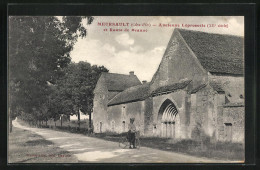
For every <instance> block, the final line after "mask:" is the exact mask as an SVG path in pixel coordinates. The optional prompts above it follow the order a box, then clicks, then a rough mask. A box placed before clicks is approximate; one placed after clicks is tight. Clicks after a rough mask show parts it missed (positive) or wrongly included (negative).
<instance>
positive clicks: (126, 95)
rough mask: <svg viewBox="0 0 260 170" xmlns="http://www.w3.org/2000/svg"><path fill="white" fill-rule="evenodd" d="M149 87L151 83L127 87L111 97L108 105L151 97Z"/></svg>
mask: <svg viewBox="0 0 260 170" xmlns="http://www.w3.org/2000/svg"><path fill="white" fill-rule="evenodd" d="M149 88H150V86H149V83H146V84H142V85H137V86H133V87H130V88H127V89H125V90H124V91H122V92H120V93H119V94H117V95H116V96H115V97H114V98H113V99H111V100H110V101H109V102H108V106H111V105H116V104H122V103H127V102H134V101H138V100H143V99H145V98H147V97H149Z"/></svg>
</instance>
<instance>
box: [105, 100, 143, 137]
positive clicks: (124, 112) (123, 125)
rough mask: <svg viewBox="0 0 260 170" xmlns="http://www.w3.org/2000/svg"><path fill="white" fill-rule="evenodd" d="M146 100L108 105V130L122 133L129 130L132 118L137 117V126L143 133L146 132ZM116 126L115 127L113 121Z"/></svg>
mask: <svg viewBox="0 0 260 170" xmlns="http://www.w3.org/2000/svg"><path fill="white" fill-rule="evenodd" d="M144 107H145V106H144V101H137V102H131V103H126V104H120V105H114V106H109V107H108V112H107V113H108V115H107V116H108V126H107V129H106V131H112V132H116V133H122V132H127V131H128V124H129V123H130V118H135V122H134V124H135V126H136V129H137V130H138V131H140V133H141V135H143V134H144ZM112 122H114V124H115V127H114V128H113V127H112V125H113V123H112Z"/></svg>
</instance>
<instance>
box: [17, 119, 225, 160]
mask: <svg viewBox="0 0 260 170" xmlns="http://www.w3.org/2000/svg"><path fill="white" fill-rule="evenodd" d="M13 125H14V126H15V127H17V128H22V129H25V130H30V131H32V132H34V133H36V134H39V135H41V136H42V137H43V138H45V139H46V140H49V141H52V142H53V143H54V144H55V145H57V146H58V147H60V148H62V149H63V150H66V151H68V152H70V153H71V154H73V155H75V156H76V157H77V159H78V161H79V162H83V163H84V162H86V163H90V162H91V163H210V162H211V163H225V161H222V160H213V159H207V158H198V157H194V156H189V155H185V154H179V153H174V152H168V151H161V150H157V149H152V148H147V147H141V148H140V149H139V150H136V149H121V148H119V146H118V143H116V142H111V141H105V140H102V139H97V138H92V137H87V136H84V135H81V134H73V133H67V132H60V131H55V130H51V129H40V128H28V127H25V126H22V125H21V124H19V123H18V122H17V121H16V120H14V121H13Z"/></svg>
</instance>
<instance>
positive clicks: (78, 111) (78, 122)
mask: <svg viewBox="0 0 260 170" xmlns="http://www.w3.org/2000/svg"><path fill="white" fill-rule="evenodd" d="M78 125H79V129H80V112H79V110H78Z"/></svg>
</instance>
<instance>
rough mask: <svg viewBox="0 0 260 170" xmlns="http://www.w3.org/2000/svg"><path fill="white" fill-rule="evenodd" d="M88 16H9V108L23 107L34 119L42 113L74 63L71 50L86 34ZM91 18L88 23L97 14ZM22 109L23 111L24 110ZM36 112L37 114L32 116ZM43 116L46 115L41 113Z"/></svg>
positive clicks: (25, 112) (31, 119)
mask: <svg viewBox="0 0 260 170" xmlns="http://www.w3.org/2000/svg"><path fill="white" fill-rule="evenodd" d="M83 18H84V17H63V18H62V20H59V19H58V18H57V17H52V16H46V17H42V16H40V17H24V16H22V17H20V16H15V17H14V16H12V17H9V39H8V40H9V58H8V60H9V63H8V67H9V70H8V73H9V75H8V78H9V110H10V113H9V114H10V115H11V114H13V113H14V112H15V111H16V110H17V109H16V108H19V109H20V110H21V111H22V112H23V115H24V114H28V115H29V116H24V118H26V117H27V118H28V120H30V121H37V120H38V119H40V117H37V115H38V114H35V112H40V114H39V115H42V114H44V113H42V111H43V110H44V109H42V108H43V105H47V101H48V98H49V94H50V92H49V90H50V87H49V84H50V83H51V84H55V83H56V79H57V78H58V77H59V76H61V74H62V71H61V70H62V69H63V68H65V67H66V66H67V65H68V64H69V63H70V60H71V59H70V51H71V50H72V49H73V45H74V44H75V42H76V41H77V39H78V38H79V37H85V36H86V33H87V32H86V29H85V28H84V26H83V24H82V19H83ZM85 18H87V22H88V24H90V23H91V22H92V21H93V17H85ZM20 113H21V112H20ZM31 114H32V115H33V114H35V115H34V116H32V115H31ZM10 117H12V116H10ZM41 118H42V117H41Z"/></svg>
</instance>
